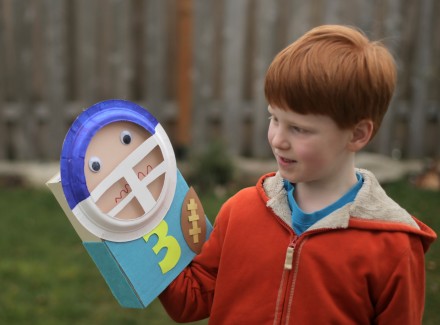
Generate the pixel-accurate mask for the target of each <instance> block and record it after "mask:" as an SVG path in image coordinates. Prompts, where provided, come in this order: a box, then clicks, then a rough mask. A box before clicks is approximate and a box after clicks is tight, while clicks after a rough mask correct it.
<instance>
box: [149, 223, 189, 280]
mask: <svg viewBox="0 0 440 325" xmlns="http://www.w3.org/2000/svg"><path fill="white" fill-rule="evenodd" d="M152 235H156V236H157V237H158V241H157V243H156V245H154V246H153V252H154V253H155V254H156V255H157V254H159V252H160V251H161V250H162V249H163V248H166V249H167V252H166V254H165V256H164V258H163V259H162V261H160V262H159V263H158V264H159V267H160V269H161V270H162V273H163V274H165V273H167V272H169V271H170V270H171V269H172V268H173V267H175V266H176V265H177V263H178V262H179V259H180V255H181V249H180V246H179V242H178V241H177V240H176V238H174V237H173V236H168V224H167V223H166V222H165V220H162V221H161V223H160V224H159V225H158V226H157V227H156V228H154V229H153V230H152V231H150V232H149V233H148V234H146V235H145V236H143V238H144V240H145V241H146V242H148V240H149V239H150V237H151V236H152Z"/></svg>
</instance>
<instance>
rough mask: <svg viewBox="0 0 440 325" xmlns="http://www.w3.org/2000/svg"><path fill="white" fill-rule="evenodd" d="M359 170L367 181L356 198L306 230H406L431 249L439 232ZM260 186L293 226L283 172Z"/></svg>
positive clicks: (268, 202) (269, 204) (269, 203)
mask: <svg viewBox="0 0 440 325" xmlns="http://www.w3.org/2000/svg"><path fill="white" fill-rule="evenodd" d="M356 171H357V172H359V173H360V174H362V177H363V179H364V184H363V186H362V188H361V189H360V190H359V193H358V195H357V196H356V198H355V200H354V201H353V202H351V203H348V204H346V205H344V206H343V207H341V208H340V209H338V210H336V211H334V212H333V213H331V214H329V215H328V216H326V217H325V218H323V219H321V220H320V221H318V222H317V223H315V224H314V225H312V226H311V227H310V228H309V229H308V230H307V231H306V233H307V232H309V231H312V230H318V229H345V228H349V227H350V228H361V229H370V230H382V231H404V232H408V233H413V234H416V235H419V236H420V237H421V238H422V242H423V246H424V249H425V251H427V250H428V248H429V246H430V244H431V243H432V242H433V241H434V240H435V239H436V237H437V236H436V234H435V232H434V231H433V230H432V229H431V228H429V227H428V226H426V225H425V224H423V223H422V222H421V221H419V220H417V219H416V218H415V217H413V216H411V214H409V213H408V212H407V211H406V210H405V209H403V208H402V207H401V206H400V205H399V204H397V203H396V202H395V201H394V200H393V199H391V198H390V197H389V196H388V195H387V194H386V193H385V191H384V189H383V188H382V187H381V186H380V184H379V182H378V180H377V179H376V177H375V176H374V175H373V173H371V172H370V171H368V170H365V169H356ZM258 186H260V188H261V191H260V194H261V195H263V199H265V200H266V205H267V207H269V208H271V209H272V210H273V212H274V213H275V215H277V216H278V217H279V218H280V219H281V220H282V221H283V222H284V223H286V224H287V225H288V226H289V227H292V216H291V211H290V207H289V204H288V201H287V195H286V194H287V193H286V190H285V189H284V184H283V178H282V177H281V176H280V174H279V173H270V174H267V175H265V176H263V177H262V178H261V179H260V181H259V184H258ZM258 186H257V187H258Z"/></svg>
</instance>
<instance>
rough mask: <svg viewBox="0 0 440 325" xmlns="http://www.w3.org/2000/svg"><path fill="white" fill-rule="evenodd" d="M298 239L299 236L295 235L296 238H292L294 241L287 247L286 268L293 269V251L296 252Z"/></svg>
mask: <svg viewBox="0 0 440 325" xmlns="http://www.w3.org/2000/svg"><path fill="white" fill-rule="evenodd" d="M297 240H298V237H297V236H295V238H294V239H293V240H292V242H291V243H290V244H289V246H288V247H287V251H286V259H285V260H284V269H285V270H291V269H292V264H293V253H294V252H295V245H296V241H297Z"/></svg>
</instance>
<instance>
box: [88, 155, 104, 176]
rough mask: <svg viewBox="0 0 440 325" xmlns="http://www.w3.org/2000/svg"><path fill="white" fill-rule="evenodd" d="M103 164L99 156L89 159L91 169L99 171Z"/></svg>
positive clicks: (95, 171)
mask: <svg viewBox="0 0 440 325" xmlns="http://www.w3.org/2000/svg"><path fill="white" fill-rule="evenodd" d="M101 167H102V164H101V159H99V158H98V157H92V158H90V159H89V169H90V170H91V171H92V172H94V173H97V172H99V171H100V170H101Z"/></svg>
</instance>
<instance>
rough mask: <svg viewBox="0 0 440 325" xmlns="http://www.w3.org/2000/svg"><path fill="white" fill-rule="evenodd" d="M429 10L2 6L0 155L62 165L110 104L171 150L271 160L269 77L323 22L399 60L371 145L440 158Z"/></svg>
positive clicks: (409, 3) (424, 6) (364, 0)
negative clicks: (92, 113)
mask: <svg viewBox="0 0 440 325" xmlns="http://www.w3.org/2000/svg"><path fill="white" fill-rule="evenodd" d="M439 15H440V1H435V0H383V1H371V0H350V1H345V0H332V1H326V0H308V1H303V0H161V1H160V0H145V1H143V0H127V1H122V0H119V1H118V0H75V1H68V0H35V1H26V0H0V159H3V160H43V161H47V160H53V159H58V158H59V153H60V150H61V146H62V141H63V138H64V135H65V133H66V132H67V129H68V127H69V125H70V123H71V122H72V121H73V119H74V118H75V117H76V116H77V115H78V114H79V113H80V112H81V111H82V110H83V109H84V108H86V107H88V106H90V105H92V104H94V103H95V102H98V101H100V100H103V99H110V98H124V99H129V100H132V101H135V102H137V103H139V104H141V105H143V106H145V107H146V108H148V109H149V110H150V111H151V112H152V113H153V114H154V115H155V116H156V117H157V118H158V119H159V121H160V122H161V123H162V124H163V125H164V127H165V129H166V130H167V132H168V133H169V135H170V137H171V140H172V142H173V144H174V145H175V146H176V148H177V149H181V148H186V149H189V150H202V149H203V148H205V147H206V146H208V145H209V144H210V143H212V142H213V141H215V140H216V139H222V141H224V142H225V143H226V144H227V147H228V148H229V150H230V152H231V153H232V154H234V155H247V156H252V157H268V156H270V152H269V148H268V145H267V141H266V128H267V113H266V103H265V99H264V95H263V91H262V85H263V80H264V74H265V71H266V69H267V67H268V65H269V63H270V61H271V60H272V58H273V57H274V55H275V54H276V53H277V52H278V51H279V50H281V49H282V48H283V47H285V46H286V45H287V44H289V43H291V42H292V41H293V40H295V39H296V38H297V37H298V36H300V35H301V34H302V33H304V32H305V31H307V30H308V29H310V28H311V27H313V26H316V25H320V24H327V23H332V24H333V23H337V24H345V25H355V26H358V27H360V28H361V29H363V30H364V31H365V32H366V34H367V35H368V36H369V37H370V38H372V39H381V40H383V42H384V43H385V44H386V45H387V46H388V48H389V49H390V50H391V51H392V52H393V54H394V55H395V57H396V60H397V63H398V67H399V84H398V89H397V92H396V96H395V98H394V100H393V103H392V106H391V108H390V111H389V112H388V113H387V115H386V118H385V120H384V122H383V126H382V130H381V131H380V133H379V134H378V135H377V137H376V138H375V140H374V141H373V142H372V143H371V144H370V145H369V147H368V150H370V151H375V152H380V153H384V154H387V155H395V156H403V157H427V156H429V157H438V156H439V154H440V141H439V140H440V127H439V123H440V122H439V120H440V104H439V103H440V36H439V35H440V33H439V32H440V20H439V19H438V16H439Z"/></svg>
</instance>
